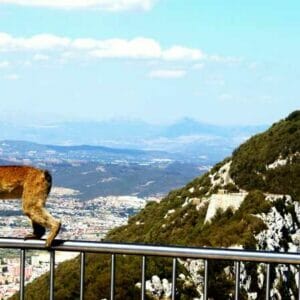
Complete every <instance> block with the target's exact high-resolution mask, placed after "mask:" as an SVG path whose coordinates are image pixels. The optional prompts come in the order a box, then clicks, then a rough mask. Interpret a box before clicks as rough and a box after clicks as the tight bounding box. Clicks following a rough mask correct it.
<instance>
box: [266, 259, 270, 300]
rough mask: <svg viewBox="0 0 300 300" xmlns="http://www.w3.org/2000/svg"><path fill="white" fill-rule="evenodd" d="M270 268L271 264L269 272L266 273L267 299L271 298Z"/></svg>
mask: <svg viewBox="0 0 300 300" xmlns="http://www.w3.org/2000/svg"><path fill="white" fill-rule="evenodd" d="M270 269H271V265H270V264H267V274H266V300H270Z"/></svg>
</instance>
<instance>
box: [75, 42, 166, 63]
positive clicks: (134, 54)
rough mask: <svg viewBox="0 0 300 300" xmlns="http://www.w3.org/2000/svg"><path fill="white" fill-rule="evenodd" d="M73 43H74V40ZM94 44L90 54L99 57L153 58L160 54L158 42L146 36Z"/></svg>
mask: <svg viewBox="0 0 300 300" xmlns="http://www.w3.org/2000/svg"><path fill="white" fill-rule="evenodd" d="M77 42H78V41H77ZM74 43H76V41H75V42H74ZM85 45H86V44H85ZM90 45H91V44H90ZM95 46H96V47H95V50H93V51H91V52H90V54H91V55H93V56H96V57H101V58H122V57H126V58H144V59H147V58H152V59H153V58H160V57H161V55H162V50H161V47H160V45H159V43H158V42H156V41H155V40H153V39H147V38H135V39H132V40H129V41H128V40H123V39H111V40H105V41H99V42H98V43H97V44H96V45H95Z"/></svg>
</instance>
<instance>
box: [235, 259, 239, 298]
mask: <svg viewBox="0 0 300 300" xmlns="http://www.w3.org/2000/svg"><path fill="white" fill-rule="evenodd" d="M234 269H235V293H234V299H235V300H239V294H240V262H239V261H235V262H234Z"/></svg>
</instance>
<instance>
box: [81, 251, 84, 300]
mask: <svg viewBox="0 0 300 300" xmlns="http://www.w3.org/2000/svg"><path fill="white" fill-rule="evenodd" d="M84 276H85V253H84V252H80V300H83V299H84V280H85V278H84Z"/></svg>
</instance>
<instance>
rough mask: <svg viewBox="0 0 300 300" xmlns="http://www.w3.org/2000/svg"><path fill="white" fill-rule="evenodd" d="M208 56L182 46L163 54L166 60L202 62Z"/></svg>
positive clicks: (172, 48)
mask: <svg viewBox="0 0 300 300" xmlns="http://www.w3.org/2000/svg"><path fill="white" fill-rule="evenodd" d="M205 57H206V55H205V54H204V53H203V52H202V51H201V50H199V49H191V48H187V47H182V46H173V47H171V48H170V49H167V50H165V51H164V52H163V53H162V58H163V59H165V60H200V59H204V58H205Z"/></svg>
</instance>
